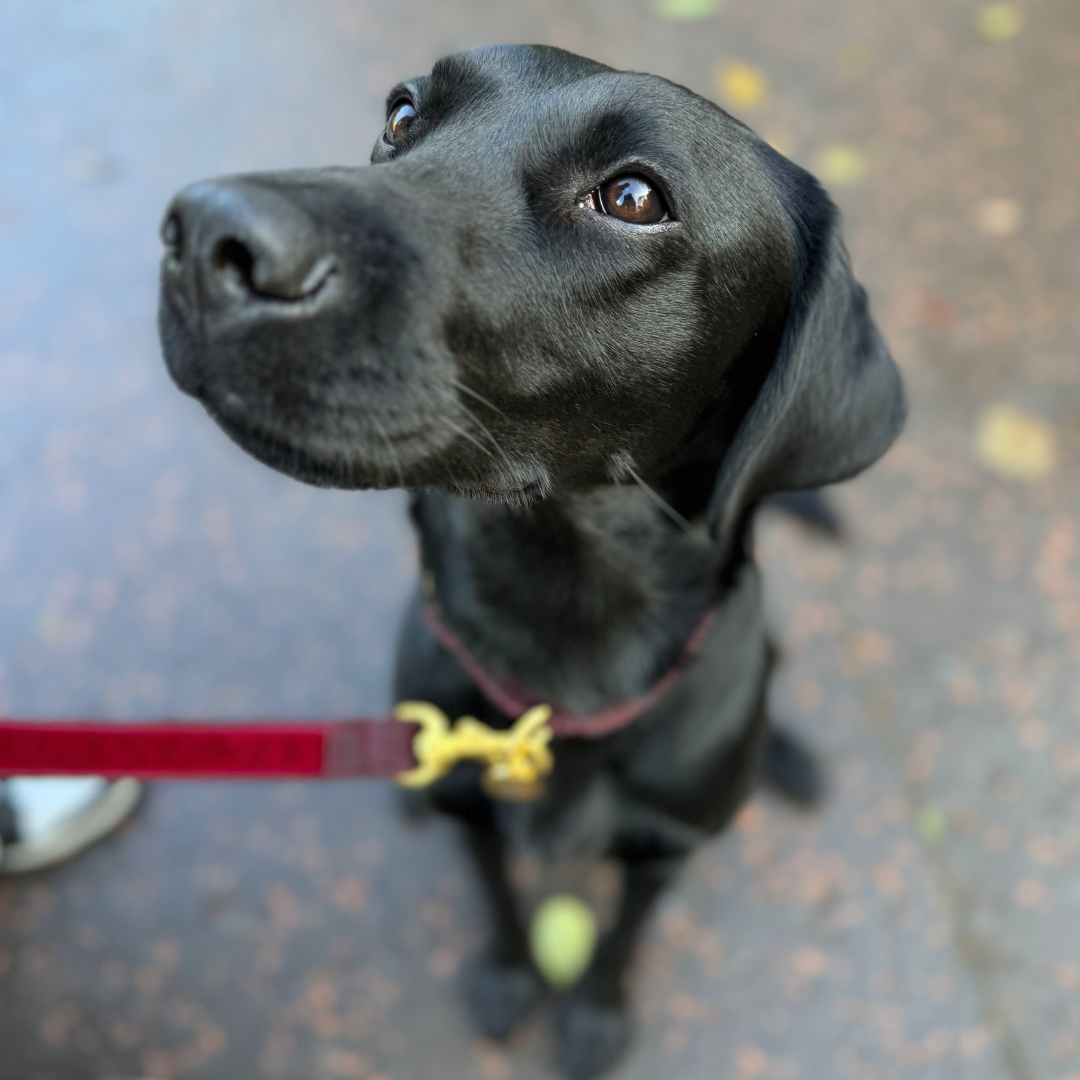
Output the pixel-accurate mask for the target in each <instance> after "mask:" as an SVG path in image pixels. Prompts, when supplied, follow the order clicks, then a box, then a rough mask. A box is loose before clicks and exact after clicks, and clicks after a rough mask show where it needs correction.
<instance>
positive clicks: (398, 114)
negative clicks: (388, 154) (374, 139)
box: [386, 101, 416, 146]
mask: <svg viewBox="0 0 1080 1080" xmlns="http://www.w3.org/2000/svg"><path fill="white" fill-rule="evenodd" d="M415 119H416V110H415V109H414V108H413V107H412V104H411V103H410V102H408V101H399V102H398V103H397V104H396V105H395V106H394V107H393V109H391V110H390V119H389V120H387V121H386V141H387V142H388V143H390V144H391V145H392V146H397V144H398V143H399V142H401V140H402V139H404V138H405V132H406V131H408V130H409V125H410V124H411V123H412V122H413V120H415Z"/></svg>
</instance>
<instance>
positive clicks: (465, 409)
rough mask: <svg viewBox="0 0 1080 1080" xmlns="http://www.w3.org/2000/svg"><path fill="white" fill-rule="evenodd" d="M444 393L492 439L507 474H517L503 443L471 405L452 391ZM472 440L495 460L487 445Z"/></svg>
mask: <svg viewBox="0 0 1080 1080" xmlns="http://www.w3.org/2000/svg"><path fill="white" fill-rule="evenodd" d="M455 382H456V380H455ZM443 395H444V396H445V397H447V398H448V399H449V400H451V401H453V403H454V404H455V405H456V406H457V407H458V408H459V409H460V410H461V411H462V413H464V415H465V416H466V417H468V419H469V420H471V421H472V423H473V424H475V425H476V427H477V428H479V430H480V431H481V432H483V434H484V435H486V436H487V437H488V439H490V440H491V444H492V446H494V448H495V449H496V450H497V451H498V452H499V456H500V457H501V458H502V460H503V464H504V465H505V466H506V469H507V475H508V476H509V477H513V476H516V475H517V472H518V470H517V469H515V468H514V464H513V462H512V461H511V460H510V458H509V457H508V455H507V453H506V451H505V450H504V449H503V448H502V446H501V444H500V443H499V440H498V439H496V438H495V436H494V435H493V434H492V432H491V430H490V429H489V428H488V427H487V425H486V424H484V423H483V422H482V421H481V420H480V418H479V417H478V416H477V415H476V413H474V412H473V411H472V409H470V408H469V406H468V405H466V404H465V402H464V401H462V400H461V398H459V397H457V395H455V394H450V393H448V392H446V391H443ZM445 423H446V424H448V425H449V426H450V427H452V428H453V429H454V430H455V431H456V432H458V434H465V433H464V432H462V430H461V428H459V427H457V426H456V425H454V424H453V423H451V422H450V421H449V420H446V421H445ZM467 437H468V436H467ZM471 441H472V442H474V443H476V445H477V446H479V447H480V448H481V449H482V450H484V451H485V453H487V454H488V455H489V456H491V457H492V459H493V460H494V455H493V454H492V453H491V451H490V450H489V449H488V448H487V447H486V446H483V445H482V444H481V443H479V442H477V441H476V440H475V439H471Z"/></svg>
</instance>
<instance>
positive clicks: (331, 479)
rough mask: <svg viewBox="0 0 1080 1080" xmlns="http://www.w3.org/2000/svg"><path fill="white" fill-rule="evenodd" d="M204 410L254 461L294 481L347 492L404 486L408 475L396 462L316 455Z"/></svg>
mask: <svg viewBox="0 0 1080 1080" xmlns="http://www.w3.org/2000/svg"><path fill="white" fill-rule="evenodd" d="M206 408H207V411H208V412H209V413H210V415H211V416H212V417H213V418H214V420H215V421H217V423H218V426H219V427H220V428H221V430H222V431H224V432H225V434H226V435H228V436H229V438H230V439H232V441H233V442H234V443H236V444H237V446H239V447H240V448H241V449H243V450H246V451H247V453H249V454H250V455H251V456H252V457H253V458H255V459H256V460H257V461H261V462H262V463H263V464H264V465H269V466H270V468H271V469H274V470H276V471H277V472H280V473H284V474H285V475H286V476H289V477H292V478H293V479H294V480H299V481H301V482H302V483H305V484H310V485H312V486H313V487H321V488H342V489H345V490H350V491H363V490H368V489H372V488H375V489H379V490H385V489H387V488H395V487H404V486H406V483H403V480H405V479H406V475H407V474H403V472H402V470H401V467H400V465H399V464H398V463H390V462H385V463H384V462H381V461H379V460H378V459H377V458H376V457H375V456H374V455H373V456H372V457H371V458H370V459H369V458H366V457H363V456H360V455H352V456H347V455H345V454H327V453H319V452H316V451H313V450H311V449H310V448H308V447H304V446H302V445H300V444H299V443H297V442H296V441H295V440H292V439H289V438H286V437H283V436H281V435H277V434H275V433H273V432H271V431H268V430H265V429H263V428H259V427H256V426H255V425H252V424H250V423H247V422H240V421H237V420H235V419H233V418H231V417H229V416H227V415H224V414H222V413H220V412H218V411H217V410H216V409H214V408H212V407H211V406H209V405H207V406H206Z"/></svg>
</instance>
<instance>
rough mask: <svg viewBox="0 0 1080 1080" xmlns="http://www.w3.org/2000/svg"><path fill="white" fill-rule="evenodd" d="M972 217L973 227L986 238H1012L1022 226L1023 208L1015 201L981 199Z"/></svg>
mask: <svg viewBox="0 0 1080 1080" xmlns="http://www.w3.org/2000/svg"><path fill="white" fill-rule="evenodd" d="M974 216H975V227H976V228H977V229H978V230H979V232H981V233H984V234H985V235H986V236H1012V234H1013V233H1014V232H1016V231H1017V230H1018V229H1019V228H1020V226H1021V225H1023V224H1024V208H1023V207H1022V206H1021V205H1020V204H1019V203H1018V202H1017V201H1016V200H1015V199H983V200H982V201H981V202H978V203H976V204H975V215H974Z"/></svg>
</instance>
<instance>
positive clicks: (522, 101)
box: [161, 47, 904, 1077]
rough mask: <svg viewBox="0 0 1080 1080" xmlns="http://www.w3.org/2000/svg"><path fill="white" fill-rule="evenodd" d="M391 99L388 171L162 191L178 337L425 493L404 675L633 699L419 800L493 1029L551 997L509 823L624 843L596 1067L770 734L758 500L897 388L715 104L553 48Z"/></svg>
mask: <svg viewBox="0 0 1080 1080" xmlns="http://www.w3.org/2000/svg"><path fill="white" fill-rule="evenodd" d="M387 102H388V120H387V125H386V129H385V131H384V132H383V134H382V135H381V136H380V138H379V140H378V142H377V143H376V145H375V149H374V152H373V154H372V162H373V167H372V168H364V169H345V168H340V169H319V170H311V171H298V172H288V173H274V174H260V175H254V176H245V177H239V178H232V179H227V180H219V181H212V182H207V183H202V184H197V185H195V186H193V187H190V188H188V189H186V190H185V191H183V192H182V193H181V194H180V195H179V196H178V197H177V198H176V200H175V201H174V203H173V205H172V207H171V209H170V211H169V213H168V216H167V218H166V222H165V227H164V235H165V241H166V245H167V248H168V251H167V253H166V256H165V261H164V267H163V272H162V300H161V336H162V341H163V343H164V350H165V355H166V358H167V360H168V364H169V369H170V371H171V372H172V374H173V377H174V378H175V379H176V382H177V383H178V384H179V386H180V387H181V388H182V389H183V390H185V391H187V392H188V393H191V394H194V395H195V396H196V397H198V398H199V399H200V400H201V401H202V402H203V404H204V405H205V406H206V408H207V409H208V410H209V411H210V413H211V414H212V415H213V416H214V418H215V419H216V420H217V421H218V423H219V424H221V426H222V427H223V428H224V429H225V430H226V432H228V434H229V435H230V436H232V437H233V438H234V439H235V440H236V441H237V442H238V443H239V444H240V445H241V446H242V447H243V448H244V449H246V450H247V451H249V452H250V453H252V454H254V455H255V456H256V457H258V458H260V459H261V460H262V461H265V462H266V463H267V464H269V465H271V466H273V467H274V468H277V469H280V470H282V471H284V472H286V473H288V474H290V475H292V476H295V477H297V478H298V479H301V480H304V481H306V482H308V483H312V484H319V485H325V486H332V487H342V488H372V487H380V488H382V487H403V488H407V489H409V490H411V491H414V492H418V493H419V494H417V495H416V496H415V497H414V500H413V504H412V506H413V515H414V517H415V521H416V525H417V528H418V529H419V532H420V539H421V544H422V559H423V566H424V568H425V582H426V584H427V595H428V602H430V604H431V605H433V606H430V607H428V608H427V611H425V602H426V601H425V596H424V595H423V593H422V592H418V595H417V599H416V601H415V603H414V605H413V606H412V609H411V610H410V612H409V614H408V616H407V619H406V624H405V627H404V630H403V633H402V637H401V644H400V650H399V657H398V667H397V676H396V679H397V681H396V692H397V695H398V697H399V699H401V698H409V699H424V700H427V701H432V702H435V703H436V704H438V705H439V706H440V707H441V708H442V709H443V710H445V712H446V713H447V714H448V715H449V716H450V717H457V716H461V715H465V714H469V715H473V716H476V717H478V718H480V719H481V720H483V721H485V722H486V723H488V724H489V725H491V726H493V727H500V728H505V727H507V726H509V724H510V722H511V720H512V719H513V717H508V716H507V715H506V714H505V711H504V710H503V709H500V708H499V707H498V706H499V701H498V700H495V701H493V700H492V697H493V695H492V693H491V692H490V687H487V686H485V684H484V680H483V679H478V678H477V677H476V671H477V670H480V669H482V670H483V671H484V672H490V673H492V678H491V680H489V681H492V682H499V680H505V681H506V682H507V683H509V681H511V680H512V681H513V683H514V684H515V685H517V686H520V687H523V688H527V692H528V694H529V695H530V697H531V699H532V700H539V701H546V702H550V703H552V704H557V705H559V706H560V707H561V708H562V710H563V711H564V713H566V714H573V715H576V716H578V717H586V718H587V717H590V716H595V715H596V714H598V713H599V714H601V715H606V716H608V717H610V716H611V715H612V714H611V711H610V710H611V709H612V708H613V707H614V708H615V711H616V713H617V712H619V708H620V703H625V702H631V703H633V702H638V703H639V705H640V706H641V707H640V708H638V709H637V712H638V714H639V715H636V717H635V718H634V719H633V722H632V723H629V724H624V725H623V726H621V727H620V728H619V730H614V728H611V729H610V730H609V731H608V733H606V734H602V735H601V736H600V737H586V736H595V735H597V734H599V732H598V731H596V730H589V731H585V732H584V733H579V735H578V737H564V738H557V739H556V740H555V742H554V743H553V750H554V757H555V769H554V772H553V773H552V774H551V775H550V776H549V777H548V780H547V784H546V790H545V792H544V794H543V796H542V797H541V798H540V799H538V800H537V801H535V802H531V803H509V802H504V801H500V800H496V799H492V798H491V797H489V796H488V795H487V794H486V793H485V791H484V790H482V788H481V786H480V784H479V782H478V778H479V766H477V765H471V764H463V765H459V766H458V767H456V768H455V769H454V771H453V772H451V773H450V774H449V775H448V776H447V777H446V778H445V779H444V780H442V781H440V782H438V783H437V784H436V785H435V786H434V787H433V788H432V789H431V797H432V799H433V801H434V803H435V804H436V805H437V806H438V807H439V808H441V809H443V810H446V811H447V812H449V813H451V814H454V815H456V816H457V817H458V818H459V819H460V820H461V821H462V822H463V825H464V835H465V838H466V841H467V846H468V848H469V850H470V851H471V853H472V855H473V856H474V858H475V861H476V864H477V867H478V869H479V872H480V876H481V878H482V880H483V884H484V886H485V890H486V892H487V894H488V897H489V899H490V901H491V906H492V911H493V916H494V930H495V932H494V938H493V941H492V944H491V947H490V949H489V950H488V952H487V953H486V955H485V957H484V959H483V960H482V962H480V963H479V964H478V966H477V967H476V969H475V970H474V972H473V978H472V981H471V984H470V994H469V996H470V1001H471V1004H472V1007H473V1011H474V1013H475V1014H476V1017H477V1020H478V1022H479V1024H480V1026H481V1027H482V1028H483V1030H484V1031H485V1032H487V1033H488V1034H490V1035H492V1036H501V1035H505V1034H506V1033H507V1032H508V1031H509V1030H510V1028H511V1027H512V1026H513V1025H514V1023H515V1022H516V1021H517V1020H519V1019H520V1018H521V1016H522V1015H523V1014H524V1013H525V1012H526V1010H527V1009H528V1008H529V1007H530V1006H531V1005H532V1004H533V1003H534V1002H535V1001H536V999H537V998H538V996H539V992H540V983H539V979H538V977H537V975H536V974H535V972H534V970H533V968H532V966H531V962H530V959H529V951H528V948H527V945H526V939H525V934H524V931H523V925H522V920H521V918H520V916H519V914H518V911H517V909H516V907H515V903H514V897H513V895H512V890H511V888H510V885H509V883H508V880H507V875H506V867H505V854H504V845H505V843H506V841H507V839H508V838H511V837H520V838H523V839H525V840H526V841H528V842H530V843H532V844H534V845H538V846H540V847H542V848H544V849H546V850H548V851H550V852H567V851H573V852H575V853H577V854H593V855H595V856H597V857H602V856H612V857H614V858H616V859H618V860H620V861H621V863H622V864H623V866H624V868H625V877H624V880H625V888H624V898H623V902H622V908H621V913H620V914H619V916H618V919H617V922H616V925H615V927H614V929H613V930H612V931H611V932H610V933H609V934H608V935H607V937H606V938H605V939H604V940H603V941H602V942H601V944H600V946H599V948H598V950H597V953H596V956H595V958H594V961H593V963H592V966H591V968H590V969H589V971H588V972H587V974H586V975H585V976H584V977H583V979H582V980H581V982H580V983H579V985H578V986H577V987H576V988H575V989H574V991H573V992H572V993H571V994H570V995H569V996H568V998H567V999H566V1000H565V1001H564V1003H563V1006H562V1009H561V1011H560V1013H559V1025H558V1034H559V1048H560V1055H561V1059H562V1064H563V1067H564V1069H565V1070H566V1071H567V1072H568V1073H569V1074H570V1075H571V1076H574V1077H588V1076H594V1075H597V1074H598V1073H600V1072H602V1071H603V1070H604V1069H606V1068H607V1067H608V1066H609V1065H610V1064H611V1063H612V1062H613V1061H614V1059H615V1058H616V1057H617V1055H618V1054H619V1052H620V1051H621V1049H622V1047H623V1046H624V1044H625V1042H626V1038H627V1022H626V1019H625V1012H624V1003H623V986H622V981H623V974H624V972H625V969H626V966H627V963H628V960H629V959H630V955H631V952H632V948H633V945H634V942H635V940H636V938H637V936H638V932H639V930H640V928H641V925H642V923H643V920H644V919H645V917H646V915H647V913H648V911H649V909H650V907H651V905H652V903H653V901H654V900H655V899H656V897H657V895H658V894H659V893H660V891H661V890H662V889H663V888H664V887H665V886H666V885H667V884H668V883H669V882H670V881H671V880H672V877H673V875H674V874H675V873H676V871H677V870H678V868H679V866H680V865H681V864H682V862H683V861H684V860H685V859H686V857H687V856H688V855H689V854H690V853H691V852H692V851H693V850H694V848H695V847H696V846H697V845H698V844H700V843H701V842H702V841H703V840H705V839H706V838H707V837H709V836H710V835H712V834H714V833H715V832H717V831H718V830H719V829H722V828H723V827H724V825H725V824H726V823H727V822H728V821H729V819H730V818H731V816H732V814H733V813H734V812H735V811H736V809H737V808H738V807H739V805H740V803H741V802H742V801H743V800H744V798H745V797H746V795H747V793H748V792H749V791H750V789H751V786H752V784H753V782H754V779H755V775H756V771H757V767H758V762H759V760H760V757H761V753H762V748H763V746H764V745H765V743H766V735H767V728H766V721H765V716H764V704H763V703H764V697H765V687H766V679H767V675H768V672H769V668H770V663H771V654H770V648H769V645H768V642H767V638H766V632H765V626H764V623H763V619H762V608H761V598H760V585H759V578H758V573H757V570H756V569H755V567H754V565H753V562H752V559H751V554H750V551H749V542H748V538H749V530H750V519H751V515H752V511H753V509H754V507H755V505H756V504H757V503H758V502H759V501H760V500H761V499H762V498H763V497H765V496H768V495H769V494H771V493H775V492H782V491H791V490H796V489H808V488H813V487H817V486H819V485H822V484H826V483H830V482H832V481H836V480H841V479H844V478H846V477H849V476H852V475H853V474H854V473H857V472H858V471H859V470H861V469H863V468H865V467H866V466H868V465H870V464H871V463H872V462H873V461H875V460H876V459H877V458H878V457H879V456H880V455H881V454H882V453H884V451H885V450H886V449H887V448H888V446H889V445H890V443H891V442H892V441H893V439H894V438H895V436H896V434H897V432H898V431H899V429H900V427H901V424H902V422H903V416H904V402H903V392H902V388H901V383H900V378H899V375H898V373H897V371H896V369H895V367H894V366H893V363H892V361H891V359H890V357H889V355H888V352H887V351H886V349H885V346H884V344H883V343H882V341H881V338H880V337H879V335H878V333H877V330H876V329H875V327H874V324H873V322H872V321H871V319H870V316H869V314H868V313H867V305H866V298H865V294H864V293H863V290H862V289H861V288H860V287H859V286H858V285H857V284H856V282H855V281H854V280H853V278H852V276H851V271H850V268H849V265H848V258H847V255H846V252H845V250H844V247H843V244H842V243H841V240H840V235H839V230H838V222H837V211H836V209H835V207H834V206H833V204H832V203H831V202H830V200H829V199H828V197H827V196H826V195H825V193H824V192H823V191H822V189H821V188H820V187H819V185H818V184H817V182H816V181H815V180H814V179H813V178H812V177H811V176H810V175H808V174H807V173H806V172H804V171H803V170H802V169H799V168H798V167H796V166H795V165H793V164H792V163H791V162H789V161H787V160H786V159H785V158H783V157H781V156H780V155H779V154H777V153H776V152H775V151H773V150H772V149H770V147H768V146H767V145H766V144H765V143H764V142H762V141H761V140H760V139H758V138H757V137H756V136H755V135H754V134H753V133H752V132H751V131H750V130H748V129H747V128H746V127H744V126H743V125H742V124H740V123H738V122H737V121H735V120H733V119H732V118H731V117H729V116H728V115H727V114H725V113H724V112H723V111H721V110H720V109H718V108H717V107H716V106H714V105H712V104H710V103H709V102H707V101H704V100H702V99H701V98H699V97H697V96H695V95H694V94H692V93H690V92H689V91H687V90H685V89H683V88H682V87H679V86H676V85H674V84H672V83H669V82H666V81H664V80H662V79H659V78H655V77H652V76H647V75H638V74H628V73H623V72H616V71H613V70H611V69H610V68H607V67H604V66H603V65H601V64H596V63H593V62H591V61H589V60H585V59H582V58H580V57H577V56H573V55H571V54H569V53H566V52H562V51H560V50H558V49H551V48H540V47H506V48H490V49H482V50H478V51H475V52H468V53H462V54H460V55H456V56H452V57H449V58H447V59H445V60H441V61H440V62H439V63H438V64H436V65H435V67H434V69H433V70H432V73H431V75H429V76H425V77H423V78H418V79H414V80H412V81H410V82H407V83H403V84H402V85H400V86H398V87H396V88H395V89H394V90H393V91H392V92H391V94H390V96H389V98H388V99H387ZM432 612H434V613H437V614H431V613H432ZM691 639H693V641H694V649H693V650H691V651H692V652H694V653H695V654H696V655H695V656H694V657H693V658H691V657H690V656H689V655H688V654H687V642H688V641H690V640H691ZM470 660H471V661H472V667H471V670H473V676H472V677H470V675H469V674H467V671H466V669H467V668H469V667H470V664H469V661H470ZM669 673H670V674H669ZM665 676H667V678H666V679H665ZM676 676H677V677H676ZM661 680H664V681H663V682H662V683H661V682H660V681H661ZM478 683H479V685H478ZM658 683H659V684H660V688H661V689H662V690H664V691H665V692H664V693H652V695H651V696H650V691H651V690H652V688H654V687H656V686H657V685H658ZM481 687H484V689H485V690H487V691H488V692H486V693H485V692H482V690H481ZM494 697H495V698H496V699H497V698H498V695H494ZM503 704H505V703H503ZM633 712H634V709H633V708H631V709H630V710H629V712H627V710H623V719H624V720H625V719H626V716H627V715H630V714H632V713H633ZM587 724H588V722H587V721H586V722H585V726H586V727H587ZM616 726H618V725H616ZM604 730H606V731H607V730H608V729H607V728H605V729H604ZM775 748H776V749H777V750H778V753H777V755H776V761H775V762H774V763H779V764H783V760H784V752H786V753H787V760H788V763H789V764H791V763H792V760H794V764H795V765H796V766H797V765H798V764H799V759H798V754H797V753H796V752H795V751H794V750H793V749H792V747H791V746H790V745H788V744H784V743H780V742H778V743H777V744H776V747H775ZM793 755H794V758H793ZM797 771H798V770H797V769H796V772H797Z"/></svg>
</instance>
